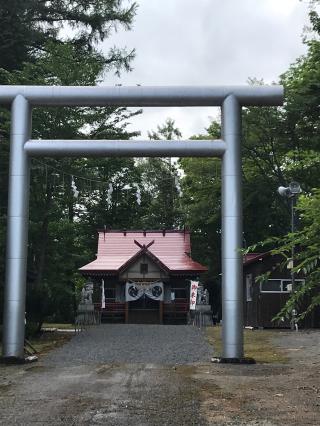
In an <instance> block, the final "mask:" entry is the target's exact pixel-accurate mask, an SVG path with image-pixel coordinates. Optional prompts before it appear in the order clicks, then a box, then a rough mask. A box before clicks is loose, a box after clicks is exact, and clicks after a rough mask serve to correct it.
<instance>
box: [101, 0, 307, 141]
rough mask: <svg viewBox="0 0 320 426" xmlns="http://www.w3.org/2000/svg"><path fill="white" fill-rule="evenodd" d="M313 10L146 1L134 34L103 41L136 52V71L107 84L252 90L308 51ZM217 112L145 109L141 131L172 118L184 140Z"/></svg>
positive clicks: (288, 2) (270, 1)
mask: <svg viewBox="0 0 320 426" xmlns="http://www.w3.org/2000/svg"><path fill="white" fill-rule="evenodd" d="M307 12H308V8H307V4H306V3H303V2H300V1H299V0H259V1H257V0H241V1H238V0H224V1H221V0H198V1H195V0H161V1H158V0H140V1H139V9H138V14H137V16H136V19H135V23H134V27H133V30H132V31H129V32H124V31H122V30H121V29H120V30H119V31H118V32H117V33H116V34H115V35H114V36H112V37H111V38H110V39H108V40H106V42H104V43H103V45H102V48H103V50H105V51H107V49H108V48H109V47H110V46H112V45H116V46H118V47H125V46H126V47H127V48H128V49H132V48H136V51H137V56H136V59H135V60H134V62H133V68H134V70H133V71H132V72H131V73H128V74H123V75H122V77H121V78H120V79H118V78H116V77H114V76H112V75H109V76H108V77H107V78H106V81H105V84H111V85H113V84H117V83H122V84H123V85H135V84H142V85H216V84H245V83H246V81H247V78H248V77H257V78H263V79H264V80H265V81H266V82H267V83H269V82H272V81H275V80H277V78H278V76H279V75H280V74H281V73H283V72H284V71H285V70H286V69H287V68H288V67H289V65H290V63H292V62H293V61H294V60H295V59H296V57H298V56H299V55H301V54H302V53H303V52H304V46H303V44H302V42H301V33H302V30H303V26H304V25H305V24H306V22H307ZM213 115H215V111H214V109H211V108H192V109H191V108H188V109H182V108H172V109H169V108H154V109H147V108H145V109H144V114H143V116H142V117H137V118H136V119H135V121H134V122H133V126H132V127H133V128H136V129H140V130H142V133H143V136H144V137H145V136H146V134H147V130H151V129H155V128H156V126H157V124H161V123H163V122H164V120H165V118H166V117H172V118H174V119H175V120H176V124H177V126H178V127H179V128H180V129H181V130H182V133H183V135H184V137H189V136H190V135H192V134H194V133H200V132H203V131H204V128H205V127H207V126H208V124H209V119H208V116H213Z"/></svg>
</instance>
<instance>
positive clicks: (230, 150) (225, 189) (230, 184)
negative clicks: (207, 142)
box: [221, 95, 243, 359]
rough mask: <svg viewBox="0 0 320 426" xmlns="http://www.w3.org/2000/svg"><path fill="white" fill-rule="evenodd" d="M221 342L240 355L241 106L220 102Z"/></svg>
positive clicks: (232, 100) (231, 354)
mask: <svg viewBox="0 0 320 426" xmlns="http://www.w3.org/2000/svg"><path fill="white" fill-rule="evenodd" d="M222 139H223V140H224V141H225V143H226V151H225V153H224V155H223V157H222V179H221V181H222V232H221V236H222V346H223V353H222V356H223V358H226V359H241V358H243V331H242V328H243V301H242V294H243V290H242V253H241V252H240V249H241V248H242V173H241V106H240V104H239V101H238V100H237V98H236V97H235V96H234V95H229V96H228V97H227V98H226V99H225V100H224V101H223V103H222Z"/></svg>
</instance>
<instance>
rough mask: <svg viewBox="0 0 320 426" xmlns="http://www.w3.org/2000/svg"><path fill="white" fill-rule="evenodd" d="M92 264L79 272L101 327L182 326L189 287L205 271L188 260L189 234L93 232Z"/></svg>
mask: <svg viewBox="0 0 320 426" xmlns="http://www.w3.org/2000/svg"><path fill="white" fill-rule="evenodd" d="M98 236H99V237H98V253H97V258H96V260H94V261H93V262H91V263H88V264H87V265H85V266H83V267H82V268H80V272H81V274H82V275H83V276H84V277H86V278H87V279H88V281H91V282H92V283H93V288H94V290H93V303H94V306H95V309H96V310H99V311H101V320H102V321H103V322H109V321H110V322H111V321H112V322H123V323H146V324H147V323H153V324H162V323H165V324H176V323H182V324H183V323H186V321H187V314H188V312H189V300H190V281H191V280H197V279H198V278H199V275H200V274H201V273H203V272H205V271H207V268H206V267H205V266H203V265H201V264H200V263H198V262H195V261H194V260H192V258H191V243H190V231H187V230H184V231H176V230H163V231H112V230H99V231H98Z"/></svg>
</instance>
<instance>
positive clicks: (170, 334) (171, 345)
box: [45, 324, 212, 365]
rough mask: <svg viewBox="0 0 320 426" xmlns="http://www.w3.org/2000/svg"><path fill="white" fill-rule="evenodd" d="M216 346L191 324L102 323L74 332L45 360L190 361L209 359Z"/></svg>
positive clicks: (164, 362) (81, 361) (172, 362)
mask: <svg viewBox="0 0 320 426" xmlns="http://www.w3.org/2000/svg"><path fill="white" fill-rule="evenodd" d="M211 356H212V347H211V346H210V345H209V344H208V342H207V340H206V338H205V336H204V334H203V332H202V331H201V330H199V329H197V328H195V327H192V326H188V325H145V324H144V325H140V324H102V325H100V326H95V327H90V328H88V329H87V330H86V331H83V332H82V333H79V334H78V335H76V336H74V337H73V338H72V339H71V341H70V342H68V343H67V344H65V345H64V346H63V347H61V348H59V349H57V350H55V351H53V352H51V353H50V354H49V355H48V356H47V357H46V359H45V363H49V364H52V363H53V364H57V363H63V364H64V365H67V364H70V365H71V364H72V365H79V364H83V363H90V362H95V363H114V362H119V363H153V364H189V363H193V362H200V361H203V362H206V361H209V360H210V358H211Z"/></svg>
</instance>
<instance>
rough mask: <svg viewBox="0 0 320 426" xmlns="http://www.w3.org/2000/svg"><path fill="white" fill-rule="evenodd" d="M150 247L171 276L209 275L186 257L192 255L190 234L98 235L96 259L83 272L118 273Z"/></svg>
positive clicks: (113, 233) (150, 251)
mask: <svg viewBox="0 0 320 426" xmlns="http://www.w3.org/2000/svg"><path fill="white" fill-rule="evenodd" d="M135 241H136V242H135ZM153 241H154V242H153ZM137 243H138V244H137ZM139 245H140V246H139ZM147 245H149V247H148V248H146V250H147V252H149V253H151V255H153V256H155V258H157V259H158V260H159V261H160V262H161V263H162V264H163V265H165V266H166V267H167V268H168V269H169V272H204V271H207V268H206V267H205V266H203V265H201V264H200V263H198V262H195V261H193V260H192V259H191V258H190V257H189V256H188V254H187V253H190V252H191V244H190V232H189V231H165V232H164V231H106V232H104V231H99V239H98V254H97V259H96V260H94V261H93V262H91V263H88V264H87V265H85V266H83V267H82V268H80V271H81V272H89V271H97V272H98V271H100V272H102V271H106V272H118V271H119V269H120V268H121V267H122V266H123V265H124V264H125V263H130V260H131V259H132V258H133V257H134V256H136V255H137V254H138V252H140V251H141V247H145V246H147Z"/></svg>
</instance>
